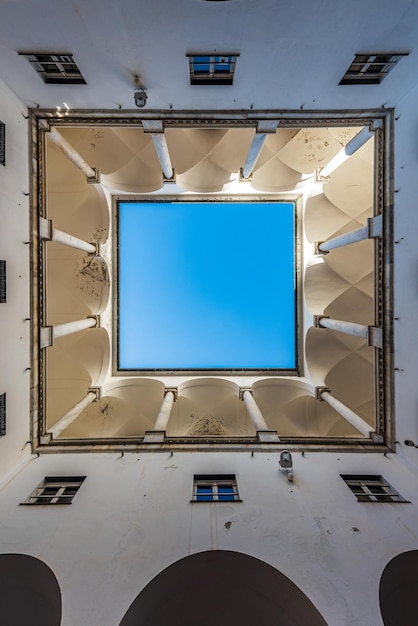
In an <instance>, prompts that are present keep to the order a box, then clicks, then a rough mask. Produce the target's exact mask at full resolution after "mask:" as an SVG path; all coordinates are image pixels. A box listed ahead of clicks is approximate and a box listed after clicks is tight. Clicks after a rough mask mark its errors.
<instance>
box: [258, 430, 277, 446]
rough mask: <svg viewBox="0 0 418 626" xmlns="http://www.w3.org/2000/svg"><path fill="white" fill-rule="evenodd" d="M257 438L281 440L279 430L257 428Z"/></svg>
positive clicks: (261, 440)
mask: <svg viewBox="0 0 418 626" xmlns="http://www.w3.org/2000/svg"><path fill="white" fill-rule="evenodd" d="M257 439H258V441H260V442H275V443H277V442H279V441H280V439H279V435H278V434H277V430H257Z"/></svg>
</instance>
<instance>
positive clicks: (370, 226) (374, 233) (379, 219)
mask: <svg viewBox="0 0 418 626" xmlns="http://www.w3.org/2000/svg"><path fill="white" fill-rule="evenodd" d="M382 233H383V215H382V214H380V215H375V216H374V217H369V218H367V234H368V236H369V239H374V238H376V237H381V236H382Z"/></svg>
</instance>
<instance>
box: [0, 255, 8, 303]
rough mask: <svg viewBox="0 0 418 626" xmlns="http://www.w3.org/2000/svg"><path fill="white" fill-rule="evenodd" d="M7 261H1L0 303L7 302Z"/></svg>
mask: <svg viewBox="0 0 418 626" xmlns="http://www.w3.org/2000/svg"><path fill="white" fill-rule="evenodd" d="M6 295H7V294H6V261H4V260H3V259H1V260H0V303H3V304H4V303H5V302H6Z"/></svg>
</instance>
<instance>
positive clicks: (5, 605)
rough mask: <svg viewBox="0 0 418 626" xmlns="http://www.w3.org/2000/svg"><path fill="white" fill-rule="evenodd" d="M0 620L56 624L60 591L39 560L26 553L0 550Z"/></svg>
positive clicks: (21, 625)
mask: <svg viewBox="0 0 418 626" xmlns="http://www.w3.org/2000/svg"><path fill="white" fill-rule="evenodd" d="M0 623H1V624H2V625H3V626H59V625H60V623H61V591H60V588H59V585H58V581H57V579H56V578H55V575H54V573H53V571H52V570H51V569H50V568H49V567H48V566H47V565H45V563H44V562H43V561H40V560H39V559H36V558H35V557H33V556H28V555H27V554H0Z"/></svg>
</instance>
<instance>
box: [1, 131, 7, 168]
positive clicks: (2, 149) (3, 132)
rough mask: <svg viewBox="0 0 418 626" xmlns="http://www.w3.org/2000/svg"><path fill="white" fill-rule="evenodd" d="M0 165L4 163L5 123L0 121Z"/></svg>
mask: <svg viewBox="0 0 418 626" xmlns="http://www.w3.org/2000/svg"><path fill="white" fill-rule="evenodd" d="M0 165H6V124H5V123H4V122H0Z"/></svg>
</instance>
